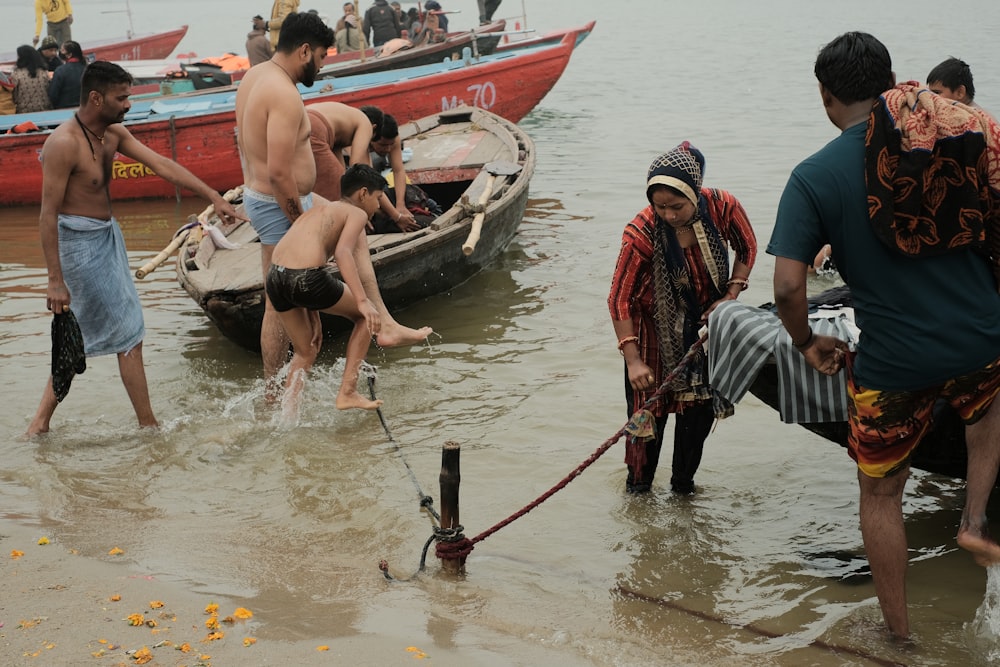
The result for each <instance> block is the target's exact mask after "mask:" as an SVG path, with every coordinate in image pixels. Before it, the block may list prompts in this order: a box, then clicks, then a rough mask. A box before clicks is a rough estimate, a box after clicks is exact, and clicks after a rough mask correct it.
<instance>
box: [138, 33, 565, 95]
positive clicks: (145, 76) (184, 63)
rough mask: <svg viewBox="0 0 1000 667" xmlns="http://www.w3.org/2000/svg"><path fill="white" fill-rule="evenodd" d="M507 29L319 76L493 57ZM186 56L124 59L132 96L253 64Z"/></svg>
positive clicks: (375, 57)
mask: <svg viewBox="0 0 1000 667" xmlns="http://www.w3.org/2000/svg"><path fill="white" fill-rule="evenodd" d="M504 25H505V23H504V22H503V21H497V22H495V23H490V24H488V25H485V26H480V27H479V28H477V29H476V30H469V31H461V32H452V33H448V35H447V36H446V37H445V39H444V40H442V41H440V42H434V43H428V44H422V45H420V46H410V47H406V48H402V49H400V50H398V51H394V52H392V53H389V54H386V55H381V50H380V49H374V48H369V49H366V50H365V57H364V58H363V59H362V57H361V52H360V51H346V52H344V53H333V54H331V55H329V56H327V57H326V59H325V60H324V61H323V68H322V69H320V71H319V73H318V74H317V76H316V78H317V79H332V78H340V77H345V76H356V75H358V74H368V73H370V72H384V71H385V70H389V69H402V68H404V67H416V66H418V65H430V64H433V63H437V62H440V61H441V60H442V59H444V58H452V59H455V58H459V57H461V55H462V52H463V49H465V48H466V47H469V48H471V49H472V51H473V55H474V57H476V56H478V55H489V54H490V53H493V50H494V49H495V48H496V46H497V44H498V43H499V41H500V38H501V36H502V33H500V32H498V31H501V30H503V28H504ZM556 41H558V40H556ZM188 55H190V56H193V55H194V54H181V55H179V56H178V57H177V58H176V59H173V60H145V61H132V62H129V61H126V62H121V63H119V64H120V65H122V66H123V67H124V68H125V69H127V70H128V71H129V73H130V74H132V76H133V77H135V82H134V83H133V84H132V94H133V96H137V95H148V94H151V93H154V94H155V93H159V94H162V95H164V96H166V95H177V94H182V93H189V92H193V91H196V90H206V89H209V88H221V87H224V86H228V85H231V84H234V83H237V82H239V80H240V79H242V78H243V75H244V74H246V71H247V70H248V69H249V68H250V61H249V60H247V58H246V57H245V56H237V55H236V54H233V53H228V54H224V55H222V56H219V57H216V58H206V59H203V60H196V59H195V58H192V57H185V56H188Z"/></svg>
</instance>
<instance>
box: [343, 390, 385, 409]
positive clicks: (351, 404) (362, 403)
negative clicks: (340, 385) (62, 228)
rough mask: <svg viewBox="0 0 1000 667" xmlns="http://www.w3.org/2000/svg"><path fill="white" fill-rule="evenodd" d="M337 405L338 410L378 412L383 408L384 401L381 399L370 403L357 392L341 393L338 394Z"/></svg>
mask: <svg viewBox="0 0 1000 667" xmlns="http://www.w3.org/2000/svg"><path fill="white" fill-rule="evenodd" d="M336 405H337V409H338V410H351V409H353V408H360V409H361V410H377V409H378V408H380V407H382V401H381V399H379V400H375V401H370V400H368V399H367V398H365V397H364V396H362V395H361V394H359V393H358V392H356V391H355V392H351V393H349V394H345V393H343V392H341V393H339V394H337V403H336Z"/></svg>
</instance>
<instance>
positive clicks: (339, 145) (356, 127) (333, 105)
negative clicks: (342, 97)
mask: <svg viewBox="0 0 1000 667" xmlns="http://www.w3.org/2000/svg"><path fill="white" fill-rule="evenodd" d="M308 109H309V110H310V111H314V112H316V113H319V114H320V115H321V116H323V117H324V118H325V119H326V121H327V122H328V123H330V127H332V128H333V134H334V143H333V146H331V148H332V149H333V151H334V153H335V154H336V155H338V156H339V155H340V153H341V151H343V150H344V149H345V148H352V149H353V148H357V147H360V153H361V154H362V155H363V156H364V158H365V159H364V160H362V162H365V163H367V162H366V161H367V156H368V144H370V143H371V140H372V121H371V119H370V118H368V116H367V115H365V112H364V111H361V110H360V109H357V108H355V107H352V106H348V105H346V104H341V103H340V102H319V103H317V104H310V105H309V107H308ZM352 152H353V151H352Z"/></svg>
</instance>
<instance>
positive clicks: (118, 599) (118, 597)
mask: <svg viewBox="0 0 1000 667" xmlns="http://www.w3.org/2000/svg"><path fill="white" fill-rule="evenodd" d="M108 599H109V600H111V601H112V602H121V601H122V596H121V595H118V594H117V593H115V594H114V595H112V596H111V597H109V598H108Z"/></svg>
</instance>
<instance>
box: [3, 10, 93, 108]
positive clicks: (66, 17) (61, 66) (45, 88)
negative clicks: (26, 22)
mask: <svg viewBox="0 0 1000 667" xmlns="http://www.w3.org/2000/svg"><path fill="white" fill-rule="evenodd" d="M43 19H45V20H46V27H47V34H46V36H45V38H44V39H41V44H40V45H39V44H38V43H39V39H40V38H41V31H42V23H43ZM72 24H73V7H72V6H71V5H70V3H69V0H44V1H43V0H35V35H34V37H32V40H31V44H30V45H29V44H22V45H21V46H19V47H17V61H16V62H15V63H14V70H13V71H12V72H10V73H9V74H8V73H0V114H12V113H33V112H36V111H47V110H49V109H65V108H69V107H75V106H77V105H78V104H80V77H82V76H83V69H84V67H85V66H86V63H85V62H84V57H83V50H82V49H81V48H80V45H79V44H78V43H77V42H75V41H73V39H72V37H73V35H72V30H71V28H70V26H71V25H72ZM35 45H38V48H37V49H36V48H35Z"/></svg>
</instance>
